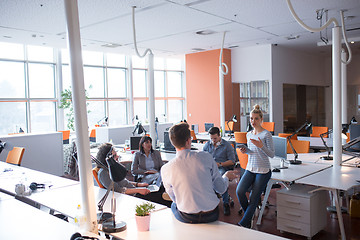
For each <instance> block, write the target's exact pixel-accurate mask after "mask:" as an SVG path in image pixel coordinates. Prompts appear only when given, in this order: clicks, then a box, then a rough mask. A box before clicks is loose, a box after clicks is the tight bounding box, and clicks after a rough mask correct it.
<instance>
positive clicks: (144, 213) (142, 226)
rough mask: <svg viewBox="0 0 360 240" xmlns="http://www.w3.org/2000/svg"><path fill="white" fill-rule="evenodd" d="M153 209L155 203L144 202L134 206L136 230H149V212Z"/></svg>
mask: <svg viewBox="0 0 360 240" xmlns="http://www.w3.org/2000/svg"><path fill="white" fill-rule="evenodd" d="M154 209H155V205H154V204H152V203H150V202H145V203H142V204H139V205H136V207H135V212H136V214H135V220H136V225H137V228H138V231H149V228H150V212H151V211H152V210H154Z"/></svg>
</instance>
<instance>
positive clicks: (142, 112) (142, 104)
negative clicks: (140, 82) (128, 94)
mask: <svg viewBox="0 0 360 240" xmlns="http://www.w3.org/2000/svg"><path fill="white" fill-rule="evenodd" d="M146 111H147V108H146V101H141V100H137V101H134V116H136V115H138V117H139V120H140V121H141V122H142V123H145V120H146V119H147V118H146V115H147V114H146Z"/></svg>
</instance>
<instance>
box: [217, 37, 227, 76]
mask: <svg viewBox="0 0 360 240" xmlns="http://www.w3.org/2000/svg"><path fill="white" fill-rule="evenodd" d="M225 34H226V32H224V35H223V40H222V45H221V50H220V58H219V66H220V71H221V73H222V74H224V75H227V74H228V66H227V65H226V63H223V62H222V53H223V48H224V42H225ZM223 66H224V67H225V72H224V71H223V68H222V67H223Z"/></svg>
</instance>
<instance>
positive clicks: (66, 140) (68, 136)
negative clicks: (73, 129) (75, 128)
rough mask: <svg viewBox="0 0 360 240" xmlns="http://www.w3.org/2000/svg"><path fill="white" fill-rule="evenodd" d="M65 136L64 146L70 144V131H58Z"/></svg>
mask: <svg viewBox="0 0 360 240" xmlns="http://www.w3.org/2000/svg"><path fill="white" fill-rule="evenodd" d="M58 132H61V133H62V135H63V144H69V139H70V130H64V131H58Z"/></svg>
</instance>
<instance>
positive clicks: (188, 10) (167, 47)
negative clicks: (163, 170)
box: [0, 0, 360, 56]
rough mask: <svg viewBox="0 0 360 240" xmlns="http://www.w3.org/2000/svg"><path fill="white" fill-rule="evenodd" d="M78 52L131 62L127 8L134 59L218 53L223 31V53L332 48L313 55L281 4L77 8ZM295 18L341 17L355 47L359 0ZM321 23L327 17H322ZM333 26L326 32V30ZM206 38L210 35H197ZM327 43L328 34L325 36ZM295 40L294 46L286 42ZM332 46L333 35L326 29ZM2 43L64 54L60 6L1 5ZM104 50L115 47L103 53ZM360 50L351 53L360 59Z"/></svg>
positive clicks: (299, 9)
mask: <svg viewBox="0 0 360 240" xmlns="http://www.w3.org/2000/svg"><path fill="white" fill-rule="evenodd" d="M78 4H79V16H80V27H81V38H82V45H83V49H84V50H95V51H106V52H118V53H124V54H135V52H134V49H133V37H132V17H131V11H132V8H131V7H132V6H134V5H135V6H136V7H137V8H136V14H135V17H136V20H135V21H136V37H137V41H138V47H139V51H140V52H143V51H144V49H145V48H150V49H152V50H153V52H154V54H155V55H166V56H176V55H182V54H187V53H193V52H194V50H193V49H194V48H200V49H204V50H212V49H219V48H220V47H221V43H222V36H223V32H224V31H226V32H227V33H226V38H225V48H228V47H236V46H238V47H247V46H254V45H259V44H278V45H279V46H286V47H290V48H296V49H298V50H301V51H308V52H313V53H319V54H327V55H329V54H330V53H331V47H330V46H327V47H317V43H318V42H321V40H320V34H319V33H310V32H308V31H306V30H304V29H303V28H302V27H300V25H299V24H298V23H297V22H296V21H295V20H294V18H293V17H292V16H291V14H290V11H289V9H288V7H287V3H286V1H285V0H78ZM292 4H293V7H294V9H295V11H296V13H297V14H298V16H299V17H300V18H301V19H302V20H303V21H304V22H305V23H306V24H308V25H310V26H312V27H319V25H320V21H319V20H317V19H316V10H318V9H323V8H324V9H325V10H328V18H331V17H334V18H336V19H338V21H339V23H340V14H339V10H342V9H343V10H344V9H345V10H347V11H346V12H345V14H344V15H345V17H348V16H353V18H351V19H350V18H347V19H346V20H345V26H346V29H348V30H350V29H356V30H351V31H347V36H348V38H349V39H350V40H351V39H357V41H360V1H359V0H301V1H299V0H292ZM323 19H325V16H324V17H323ZM331 26H332V25H331ZM202 30H210V31H213V32H214V33H213V34H211V35H205V36H204V35H197V34H196V33H195V32H197V31H202ZM323 33H324V35H325V36H326V32H325V31H323ZM291 36H299V37H298V38H296V39H294V40H287V39H286V38H287V37H291ZM327 37H328V38H329V40H331V28H328V29H327ZM0 41H5V42H19V43H26V44H35V45H45V46H53V47H61V48H65V47H66V22H65V10H64V2H63V0H0ZM107 43H113V44H119V45H121V46H120V47H117V48H106V47H103V46H102V45H104V44H107ZM359 46H360V44H359V43H355V44H352V50H353V51H354V52H355V53H360V49H359Z"/></svg>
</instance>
